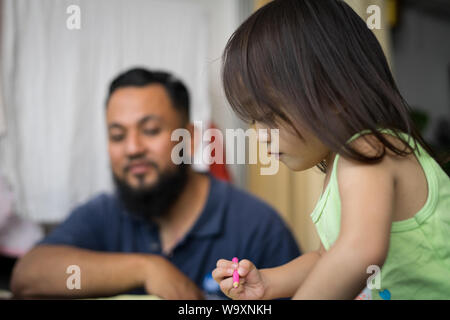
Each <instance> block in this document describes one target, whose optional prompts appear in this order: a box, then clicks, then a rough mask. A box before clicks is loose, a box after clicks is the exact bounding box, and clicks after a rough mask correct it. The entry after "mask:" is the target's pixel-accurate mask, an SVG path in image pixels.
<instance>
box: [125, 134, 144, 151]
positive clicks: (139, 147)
mask: <svg viewBox="0 0 450 320" xmlns="http://www.w3.org/2000/svg"><path fill="white" fill-rule="evenodd" d="M125 148H126V153H127V155H128V156H132V155H136V154H141V153H144V152H145V147H144V144H143V141H142V138H141V137H140V135H139V134H138V133H131V134H129V135H128V137H127V140H126V145H125Z"/></svg>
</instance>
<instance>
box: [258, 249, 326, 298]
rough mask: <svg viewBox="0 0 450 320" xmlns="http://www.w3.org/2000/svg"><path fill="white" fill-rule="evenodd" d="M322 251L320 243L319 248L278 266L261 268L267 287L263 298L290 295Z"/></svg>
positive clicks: (323, 250)
mask: <svg viewBox="0 0 450 320" xmlns="http://www.w3.org/2000/svg"><path fill="white" fill-rule="evenodd" d="M324 252H325V249H324V248H323V246H322V244H321V246H320V249H319V250H317V251H312V252H308V253H306V254H303V255H301V256H300V257H298V258H296V259H294V260H292V261H291V262H289V263H286V264H284V265H282V266H280V267H276V268H268V269H261V276H262V278H263V279H264V281H265V283H266V288H267V290H266V292H265V294H264V297H263V299H278V298H290V297H292V296H293V295H294V294H295V292H296V291H297V289H298V287H299V286H300V285H301V284H302V283H303V282H304V280H305V279H306V277H307V275H308V274H309V272H310V271H311V270H312V269H313V268H314V266H315V265H316V263H317V261H318V260H319V258H320V256H321V254H322V253H324Z"/></svg>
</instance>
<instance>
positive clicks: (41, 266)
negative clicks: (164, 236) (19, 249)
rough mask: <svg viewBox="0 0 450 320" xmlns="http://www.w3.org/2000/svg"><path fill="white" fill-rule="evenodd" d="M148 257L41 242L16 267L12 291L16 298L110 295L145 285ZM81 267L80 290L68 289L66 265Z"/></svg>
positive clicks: (68, 275) (148, 264)
mask: <svg viewBox="0 0 450 320" xmlns="http://www.w3.org/2000/svg"><path fill="white" fill-rule="evenodd" d="M149 262H150V257H149V256H144V255H140V254H126V253H103V252H95V251H90V250H84V249H79V248H75V247H69V246H55V245H51V246H50V245H41V246H38V247H36V248H34V249H33V250H31V251H30V252H29V253H27V254H26V255H25V256H24V257H23V258H22V259H21V260H20V261H19V262H18V263H17V265H16V266H15V268H14V271H13V276H12V280H11V290H12V292H13V294H14V295H15V296H17V297H36V298H39V297H42V298H45V297H68V298H69V297H71V298H75V297H79V298H81V297H98V296H111V295H115V294H119V293H122V292H126V291H129V290H131V289H134V288H137V287H142V286H144V282H145V277H146V275H145V273H146V272H147V271H148V266H150V265H151V263H149ZM71 265H76V266H78V267H79V268H80V283H81V287H80V289H77V288H75V289H69V288H68V286H67V279H68V278H69V277H70V276H71V274H68V273H66V271H67V268H68V267H69V266H71Z"/></svg>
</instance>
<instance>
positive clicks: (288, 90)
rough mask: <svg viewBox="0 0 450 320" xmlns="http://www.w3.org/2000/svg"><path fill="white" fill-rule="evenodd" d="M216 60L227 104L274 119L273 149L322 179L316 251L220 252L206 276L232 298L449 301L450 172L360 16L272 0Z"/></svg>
mask: <svg viewBox="0 0 450 320" xmlns="http://www.w3.org/2000/svg"><path fill="white" fill-rule="evenodd" d="M223 58H224V65H223V83H224V88H225V93H226V96H227V99H228V100H229V102H230V104H231V106H232V107H233V109H234V110H235V112H237V114H238V115H239V116H240V117H241V118H243V119H244V120H247V121H253V122H254V123H255V124H256V127H257V128H267V129H269V128H279V129H280V134H279V140H280V141H279V154H278V156H279V159H280V160H281V161H282V162H284V163H285V164H286V165H287V166H288V167H289V168H291V169H292V170H295V171H300V170H306V169H308V168H311V167H313V166H319V168H321V169H322V170H323V171H324V172H325V173H326V177H325V185H324V191H323V193H322V195H321V197H320V199H319V201H318V203H317V205H316V208H315V209H314V211H313V213H312V214H311V217H312V219H313V222H314V223H315V225H316V228H317V231H318V234H319V236H320V240H321V247H320V249H319V250H317V251H316V252H311V253H307V254H304V255H302V256H301V257H299V258H297V259H295V260H293V261H291V262H289V263H287V264H285V265H283V266H280V267H277V268H272V269H262V270H258V269H257V268H256V267H255V266H254V265H253V264H252V262H250V261H248V260H245V259H244V260H241V261H240V262H239V263H238V264H236V263H233V262H231V261H229V260H224V259H221V260H219V261H218V262H217V268H216V269H215V270H214V271H213V277H214V279H215V280H216V281H217V282H218V283H219V284H220V286H221V289H222V291H223V292H224V293H225V294H226V295H227V296H229V297H231V298H233V299H275V298H284V297H294V299H354V298H356V297H357V296H358V294H359V293H361V291H362V290H364V295H361V296H360V298H361V297H364V298H369V299H370V298H372V299H449V298H450V240H449V237H450V179H449V177H448V176H447V175H446V173H445V172H444V171H443V170H442V169H441V167H440V166H439V165H438V163H437V162H436V161H435V160H434V159H433V157H432V156H431V151H430V149H429V148H428V147H427V145H426V143H425V142H424V141H423V139H422V138H421V136H420V135H419V133H418V132H417V131H416V129H415V128H414V125H413V123H412V121H411V119H410V118H409V108H408V105H407V103H406V102H405V100H404V99H403V98H402V96H401V95H400V93H399V91H398V89H397V87H396V84H395V82H394V79H393V78H392V75H391V72H390V70H389V67H388V64H387V62H386V59H385V56H384V54H383V52H382V49H381V47H380V45H379V43H378V41H377V40H376V38H375V36H374V35H373V33H372V32H371V31H370V30H368V28H367V25H366V24H365V22H364V21H363V20H362V19H361V18H359V16H358V15H357V14H356V13H355V12H354V11H353V10H352V9H351V8H350V7H349V6H348V5H347V4H345V3H344V2H343V1H339V0H321V1H317V0H275V1H273V2H271V3H269V4H268V5H266V6H265V7H263V8H261V9H260V10H258V11H257V12H255V13H254V14H253V15H252V16H251V17H250V18H248V19H247V21H245V22H244V23H243V24H242V25H241V26H240V27H239V29H238V30H237V31H236V32H235V33H234V34H233V36H232V37H231V39H230V40H229V42H228V44H227V46H226V49H225V52H224V57H223ZM269 132H270V130H269ZM267 142H268V144H269V147H270V143H271V141H270V137H269V139H268V141H267ZM236 268H237V270H238V273H239V275H240V284H239V286H238V287H237V288H235V287H234V286H233V277H232V276H233V271H234V270H235V269H236ZM366 286H367V287H366Z"/></svg>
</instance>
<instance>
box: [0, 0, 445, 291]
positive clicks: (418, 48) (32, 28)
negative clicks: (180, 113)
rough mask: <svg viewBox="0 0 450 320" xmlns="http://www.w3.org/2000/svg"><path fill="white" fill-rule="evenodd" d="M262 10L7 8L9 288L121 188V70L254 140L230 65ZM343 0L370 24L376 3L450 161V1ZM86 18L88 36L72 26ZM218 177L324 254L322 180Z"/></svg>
mask: <svg viewBox="0 0 450 320" xmlns="http://www.w3.org/2000/svg"><path fill="white" fill-rule="evenodd" d="M267 2H269V1H265V0H126V1H125V0H96V1H90V0H2V1H0V7H1V12H0V19H1V23H0V45H1V51H0V54H1V57H0V59H1V60H0V73H1V77H0V81H1V86H0V90H1V92H0V288H7V285H8V281H9V275H10V271H11V268H12V266H13V263H14V262H15V260H16V259H17V258H18V257H20V256H22V255H23V254H24V253H25V252H27V250H29V249H30V248H31V246H32V245H33V244H34V243H35V242H36V241H37V240H39V239H41V238H42V237H43V236H44V235H45V234H46V233H47V232H49V230H51V228H52V227H54V226H55V225H57V224H58V223H60V222H61V221H62V220H64V219H65V218H66V217H67V215H68V214H69V213H70V210H71V209H72V208H73V207H74V206H76V205H78V204H80V203H83V202H85V201H86V200H88V199H89V198H90V197H92V196H93V195H95V194H96V193H99V192H104V191H111V190H112V181H111V177H110V167H109V160H108V154H107V147H106V146H107V136H106V127H105V121H104V116H105V113H104V110H105V106H104V104H105V97H106V93H107V87H108V85H109V82H110V81H111V80H112V78H113V77H115V76H116V75H117V74H118V73H119V72H121V71H124V70H126V69H129V68H131V67H136V66H142V67H147V68H150V69H159V70H166V71H170V72H172V73H174V74H175V75H176V76H177V77H179V78H181V79H182V80H183V81H184V82H185V83H186V84H187V86H188V88H189V90H190V93H191V120H193V121H203V123H205V124H206V125H207V126H215V127H217V128H219V129H221V130H222V131H223V132H225V129H234V128H243V129H247V126H246V125H245V124H244V123H242V122H241V121H240V120H238V119H237V118H236V117H235V116H234V114H233V113H232V111H231V109H230V108H229V106H228V104H227V102H226V99H225V97H224V94H223V90H222V86H221V82H220V67H221V54H222V51H223V49H224V47H225V44H226V42H227V40H228V38H229V37H230V36H231V34H232V33H233V31H234V30H235V29H236V28H237V27H238V26H239V24H240V23H241V22H243V21H244V20H245V19H246V17H248V16H249V15H250V14H251V13H252V12H253V11H254V10H256V9H257V8H259V7H260V6H262V5H264V4H265V3H267ZM347 2H348V3H349V4H350V5H351V6H352V7H353V8H354V9H355V11H357V12H358V14H360V16H361V17H362V18H363V19H364V20H367V19H368V18H369V17H370V16H371V13H370V12H367V8H368V7H369V6H370V5H372V4H375V5H378V6H379V8H380V9H381V18H382V19H381V20H382V25H381V29H379V30H374V33H375V34H376V36H377V37H378V39H379V41H380V43H381V44H382V46H383V49H384V51H385V53H386V56H387V58H388V60H389V63H390V65H391V68H392V70H393V73H394V77H395V78H396V80H397V84H398V86H399V89H400V91H401V92H402V94H403V95H404V97H405V98H406V100H407V101H408V102H409V104H410V106H411V108H412V110H413V112H412V116H413V118H414V120H415V121H416V123H417V125H418V126H419V128H420V129H421V131H422V133H423V135H424V137H425V138H426V140H427V141H428V142H429V143H430V144H431V145H432V146H433V148H434V149H435V150H436V152H437V153H438V154H439V155H441V156H445V155H446V154H447V155H448V152H449V151H450V130H449V127H450V2H449V1H448V0H353V1H351V0H348V1H347ZM73 5H75V7H73ZM77 8H78V9H77ZM77 10H79V17H80V20H79V25H77V24H76V23H74V21H73V20H71V17H72V16H73V14H76V12H77ZM197 169H198V170H202V171H206V170H210V169H211V168H209V167H208V166H204V165H203V166H202V165H200V166H198V167H197ZM216 169H217V168H216ZM220 170H221V172H222V174H221V177H222V178H223V179H227V180H229V181H230V182H231V183H233V184H235V185H237V186H238V187H240V188H242V189H246V190H248V191H249V192H251V193H253V194H255V195H257V196H258V197H260V198H262V199H264V200H265V201H267V202H268V203H269V204H271V205H272V206H273V207H274V208H276V209H277V210H278V212H279V213H280V214H281V215H282V217H283V218H284V220H285V221H286V223H287V224H288V225H289V226H290V227H291V228H292V230H293V231H294V233H295V236H296V238H297V241H298V243H299V244H300V247H301V248H302V250H303V252H308V251H311V250H315V249H317V248H318V245H319V240H318V237H317V234H316V233H315V230H314V227H313V224H312V222H311V221H310V217H309V214H310V212H311V211H312V210H313V208H314V205H315V203H316V201H317V199H318V197H319V195H320V192H321V190H322V183H323V178H324V175H323V174H322V173H321V172H320V171H319V170H318V169H311V170H309V171H307V172H301V173H292V172H289V171H288V169H287V168H286V167H285V166H284V165H283V164H280V170H279V172H278V174H276V175H274V176H261V175H260V173H259V172H260V165H258V164H257V165H240V164H233V165H227V166H226V167H223V168H220ZM448 172H449V171H448V167H447V173H448Z"/></svg>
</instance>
